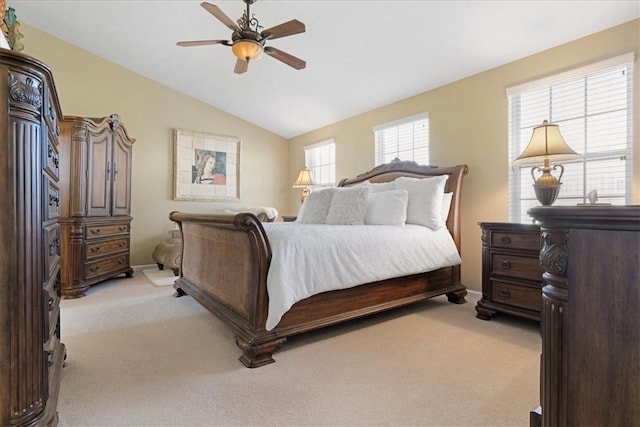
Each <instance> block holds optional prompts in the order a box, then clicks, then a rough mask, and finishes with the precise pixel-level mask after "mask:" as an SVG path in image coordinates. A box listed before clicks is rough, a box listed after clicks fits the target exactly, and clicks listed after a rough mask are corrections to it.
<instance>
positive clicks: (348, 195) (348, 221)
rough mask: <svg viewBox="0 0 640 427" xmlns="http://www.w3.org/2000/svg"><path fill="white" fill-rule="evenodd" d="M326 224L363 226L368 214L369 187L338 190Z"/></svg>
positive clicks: (332, 201)
mask: <svg viewBox="0 0 640 427" xmlns="http://www.w3.org/2000/svg"><path fill="white" fill-rule="evenodd" d="M335 190H336V192H335V194H334V195H333V199H332V200H331V207H330V208H329V213H328V214H327V219H326V221H325V224H335V225H362V224H364V217H365V215H366V214H367V200H368V198H369V192H370V191H371V190H370V189H369V187H368V186H365V185H358V186H355V187H345V188H342V187H341V188H336V189H335Z"/></svg>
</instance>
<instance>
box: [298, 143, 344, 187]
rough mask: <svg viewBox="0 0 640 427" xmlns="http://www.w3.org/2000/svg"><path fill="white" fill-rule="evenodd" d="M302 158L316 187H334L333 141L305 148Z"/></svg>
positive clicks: (334, 162) (334, 156)
mask: <svg viewBox="0 0 640 427" xmlns="http://www.w3.org/2000/svg"><path fill="white" fill-rule="evenodd" d="M304 158H305V164H306V166H307V167H308V168H309V170H310V171H311V174H312V175H313V179H314V181H315V183H316V186H317V187H332V186H334V185H335V182H336V144H335V142H334V140H333V139H328V140H326V141H322V142H318V143H315V144H311V145H307V146H305V147H304Z"/></svg>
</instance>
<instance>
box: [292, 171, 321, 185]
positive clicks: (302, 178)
mask: <svg viewBox="0 0 640 427" xmlns="http://www.w3.org/2000/svg"><path fill="white" fill-rule="evenodd" d="M312 185H316V183H315V181H314V180H313V175H311V171H310V170H309V169H307V168H304V169H302V170H301V171H300V173H299V174H298V179H296V182H294V183H293V188H304V187H309V186H312Z"/></svg>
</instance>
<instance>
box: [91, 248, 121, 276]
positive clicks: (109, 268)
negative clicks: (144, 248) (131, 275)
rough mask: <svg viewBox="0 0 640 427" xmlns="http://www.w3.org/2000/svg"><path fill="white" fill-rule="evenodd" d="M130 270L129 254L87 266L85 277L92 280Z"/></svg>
mask: <svg viewBox="0 0 640 427" xmlns="http://www.w3.org/2000/svg"><path fill="white" fill-rule="evenodd" d="M128 268H129V254H128V253H127V254H123V255H118V256H115V257H112V258H107V259H103V260H100V261H94V262H90V263H87V264H85V268H84V277H85V279H91V278H93V277H97V276H100V275H103V274H108V273H111V272H114V271H118V270H125V269H128Z"/></svg>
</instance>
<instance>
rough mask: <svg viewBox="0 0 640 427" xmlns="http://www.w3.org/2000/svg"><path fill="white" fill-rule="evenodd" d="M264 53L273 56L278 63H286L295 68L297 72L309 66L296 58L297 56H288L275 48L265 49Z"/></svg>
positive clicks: (268, 47)
mask: <svg viewBox="0 0 640 427" xmlns="http://www.w3.org/2000/svg"><path fill="white" fill-rule="evenodd" d="M264 53H266V54H267V55H269V56H273V57H274V58H275V59H277V60H278V61H281V62H284V63H285V64H287V65H288V66H290V67H293V68H295V69H296V70H302V69H303V68H305V67H306V66H307V63H306V62H305V61H303V60H302V59H300V58H296V57H295V56H293V55H291V54H288V53H287V52H283V51H281V50H280V49H276V48H275V47H271V46H267V47H265V48H264Z"/></svg>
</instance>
